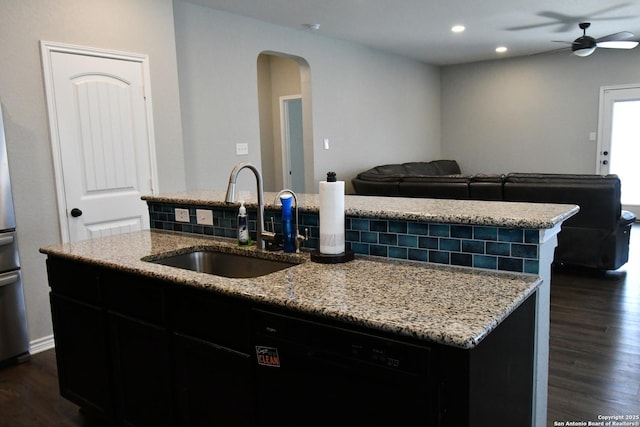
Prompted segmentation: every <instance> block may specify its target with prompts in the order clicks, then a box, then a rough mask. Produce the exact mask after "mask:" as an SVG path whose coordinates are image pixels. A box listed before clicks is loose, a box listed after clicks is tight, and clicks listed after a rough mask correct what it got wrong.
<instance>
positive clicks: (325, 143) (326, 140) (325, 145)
mask: <svg viewBox="0 0 640 427" xmlns="http://www.w3.org/2000/svg"><path fill="white" fill-rule="evenodd" d="M323 146H324V149H325V150H328V149H329V138H325V139H324V145H323Z"/></svg>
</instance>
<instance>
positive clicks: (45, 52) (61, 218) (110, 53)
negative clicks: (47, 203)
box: [40, 40, 158, 243]
mask: <svg viewBox="0 0 640 427" xmlns="http://www.w3.org/2000/svg"><path fill="white" fill-rule="evenodd" d="M40 53H41V56H42V71H43V77H44V85H45V94H53V93H54V90H53V87H54V86H53V67H52V64H51V62H52V61H51V54H53V53H67V54H73V55H82V56H94V57H100V58H106V59H117V60H124V61H131V62H137V63H139V64H140V65H141V69H142V81H143V90H144V93H143V96H144V98H145V101H146V102H145V110H146V126H147V137H148V141H147V142H148V147H149V153H148V155H149V163H150V166H151V183H150V184H151V185H150V186H151V193H152V194H157V192H158V167H157V166H158V165H157V160H156V146H155V134H154V127H153V111H152V104H153V103H152V101H151V77H150V71H149V56H148V55H145V54H140V53H130V52H122V51H117V50H109V49H101V48H95V47H87V46H78V45H73V44H67V43H58V42H51V41H45V40H41V41H40ZM45 98H46V102H47V111H48V118H49V136H50V139H51V153H52V155H53V171H54V178H55V186H56V198H57V202H58V222H59V224H60V235H61V236H60V237H61V239H62V243H68V242H70V241H71V237H70V232H69V224H68V222H67V218H68V215H67V212H68V206H67V199H66V194H65V187H64V178H63V174H62V154H61V144H60V133H59V131H58V111H57V108H56V105H55V102H54V97H53V96H46V97H45Z"/></svg>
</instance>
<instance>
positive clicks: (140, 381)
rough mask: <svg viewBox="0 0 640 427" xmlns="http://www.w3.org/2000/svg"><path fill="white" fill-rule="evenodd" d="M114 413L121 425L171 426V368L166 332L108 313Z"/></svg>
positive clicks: (144, 323)
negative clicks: (114, 399)
mask: <svg viewBox="0 0 640 427" xmlns="http://www.w3.org/2000/svg"><path fill="white" fill-rule="evenodd" d="M109 330H110V335H111V349H112V358H113V369H114V386H115V396H116V411H117V412H116V413H117V418H118V420H119V422H120V423H121V424H124V425H127V426H136V427H143V426H149V427H159V426H169V425H172V414H173V411H172V408H171V401H172V400H171V365H170V363H169V338H168V334H167V332H166V330H165V329H164V328H160V327H158V326H155V325H152V324H149V323H146V322H142V321H139V320H136V319H133V318H129V317H126V316H122V315H118V314H115V313H110V314H109Z"/></svg>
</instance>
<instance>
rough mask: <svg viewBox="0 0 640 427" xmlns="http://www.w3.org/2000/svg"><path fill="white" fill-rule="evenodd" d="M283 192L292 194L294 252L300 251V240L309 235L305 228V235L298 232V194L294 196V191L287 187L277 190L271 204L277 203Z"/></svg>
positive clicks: (302, 240) (305, 238)
mask: <svg viewBox="0 0 640 427" xmlns="http://www.w3.org/2000/svg"><path fill="white" fill-rule="evenodd" d="M285 193H289V194H291V195H292V196H293V201H294V202H295V204H296V221H295V224H296V228H295V233H296V235H295V238H294V240H295V242H296V252H300V245H301V244H302V242H304V241H305V240H307V239H308V238H309V236H308V233H309V230H308V229H307V230H306V231H305V236H302V235H301V234H300V228H299V226H298V196H296V193H294V192H293V190H289V189H288V188H285V189H284V190H280V191H278V194H276V197H275V198H274V199H273V204H274V205H276V204H278V200H279V199H280V196H281V195H282V194H285Z"/></svg>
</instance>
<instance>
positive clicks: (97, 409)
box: [50, 293, 111, 418]
mask: <svg viewBox="0 0 640 427" xmlns="http://www.w3.org/2000/svg"><path fill="white" fill-rule="evenodd" d="M50 301H51V315H52V318H53V325H54V335H55V343H56V359H57V364H58V379H59V386H60V394H61V395H62V396H64V397H65V398H67V399H69V400H70V401H72V402H74V403H75V404H77V405H79V406H81V407H83V408H85V409H86V410H87V411H88V412H89V413H91V414H93V415H95V416H98V417H100V418H107V414H108V413H109V408H110V407H111V402H110V397H109V388H110V384H109V374H108V373H109V369H108V359H107V355H108V351H107V342H106V338H105V331H106V328H105V322H104V312H103V310H102V309H101V308H99V307H95V306H92V305H89V304H86V303H83V302H80V301H77V300H74V299H71V298H67V297H64V296H61V295H57V294H54V293H52V294H51V295H50Z"/></svg>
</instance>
